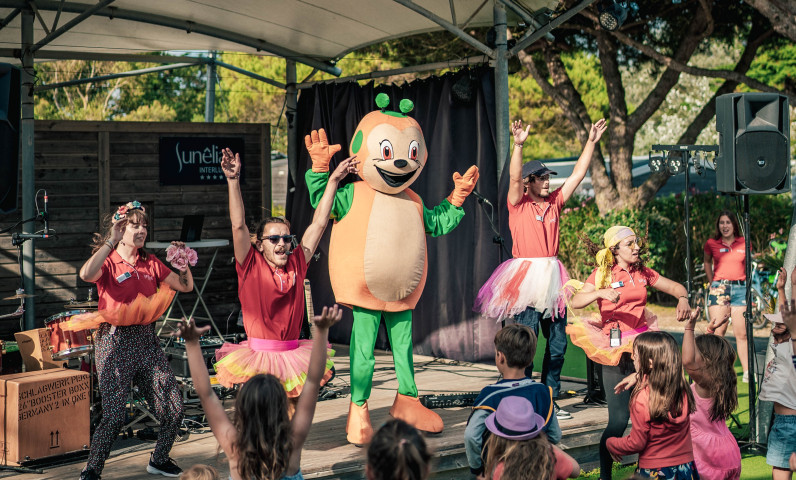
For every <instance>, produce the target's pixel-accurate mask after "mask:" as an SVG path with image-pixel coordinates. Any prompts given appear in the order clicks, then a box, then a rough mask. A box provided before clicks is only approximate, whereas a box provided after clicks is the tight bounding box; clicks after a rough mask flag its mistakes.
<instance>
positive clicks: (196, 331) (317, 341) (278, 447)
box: [180, 305, 343, 480]
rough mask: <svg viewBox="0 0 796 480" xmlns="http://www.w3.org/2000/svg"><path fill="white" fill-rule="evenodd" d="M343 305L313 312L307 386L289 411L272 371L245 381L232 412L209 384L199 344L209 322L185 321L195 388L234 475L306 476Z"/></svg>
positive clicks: (238, 479) (292, 479) (296, 479)
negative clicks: (306, 452)
mask: <svg viewBox="0 0 796 480" xmlns="http://www.w3.org/2000/svg"><path fill="white" fill-rule="evenodd" d="M342 316H343V312H342V310H341V309H340V308H339V307H338V306H337V305H335V306H334V307H332V308H329V307H323V311H322V313H321V315H317V316H315V318H314V321H313V325H314V328H315V332H314V334H313V345H312V353H311V354H310V362H309V370H308V371H307V380H306V382H305V383H304V388H303V390H302V391H301V395H299V399H298V403H297V405H296V411H295V414H294V415H293V419H292V420H291V419H290V418H289V417H288V401H287V394H286V393H285V389H284V387H283V386H282V383H281V382H280V381H279V379H277V378H276V377H274V376H273V375H267V374H266V375H264V374H260V375H256V376H254V377H252V378H251V379H250V380H249V381H247V382H246V383H245V384H243V387H242V388H241V389H240V391H239V392H238V396H237V398H236V399H235V416H234V419H233V420H232V421H230V419H229V417H227V413H226V412H225V411H224V406H223V405H222V404H221V401H220V400H219V399H218V397H217V396H216V394H215V393H214V392H213V389H212V388H211V387H210V376H209V375H208V372H207V367H206V365H205V363H204V358H203V357H202V352H201V349H200V347H199V337H201V336H202V334H204V333H206V332H207V331H208V330H209V329H210V327H209V326H206V327H202V328H197V327H196V325H195V323H194V321H193V319H188V320H187V321H184V322H182V324H181V325H180V335H181V336H182V337H183V338H184V339H185V350H186V353H187V356H188V366H189V367H190V369H191V373H192V375H193V381H194V387H195V388H196V393H197V395H198V396H199V399H200V400H201V402H202V408H203V409H204V411H205V414H206V415H207V420H208V422H209V423H210V428H211V429H212V430H213V435H215V437H216V440H218V443H219V445H220V446H221V449H222V450H224V452H225V453H226V455H227V458H228V459H229V469H230V478H231V479H232V480H244V479H246V480H248V479H254V478H256V479H258V480H277V479H285V480H302V479H303V478H304V476H303V475H302V474H301V468H300V467H301V449H302V447H303V446H304V441H305V440H306V439H307V434H308V433H309V430H310V426H311V425H312V418H313V416H314V414H315V404H316V403H317V401H318V390H320V382H321V378H322V377H323V373H324V368H325V366H326V351H327V338H328V336H329V328H330V327H331V326H332V325H334V324H335V323H337V322H338V321H340V319H341V318H342Z"/></svg>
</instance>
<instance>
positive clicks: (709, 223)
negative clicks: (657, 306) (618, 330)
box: [559, 193, 792, 300]
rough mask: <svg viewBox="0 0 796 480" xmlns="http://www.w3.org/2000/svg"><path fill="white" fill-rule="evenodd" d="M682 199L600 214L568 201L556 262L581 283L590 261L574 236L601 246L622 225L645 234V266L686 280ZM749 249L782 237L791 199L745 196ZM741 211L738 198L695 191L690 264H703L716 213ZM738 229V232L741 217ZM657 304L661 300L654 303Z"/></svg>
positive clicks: (590, 203) (585, 203) (589, 202)
mask: <svg viewBox="0 0 796 480" xmlns="http://www.w3.org/2000/svg"><path fill="white" fill-rule="evenodd" d="M683 203H684V202H683V196H682V195H681V194H678V195H669V196H666V197H658V198H656V199H655V200H653V201H652V202H650V203H648V204H647V205H646V206H645V207H644V208H643V209H640V210H638V209H626V210H614V211H611V212H609V213H608V214H607V215H605V216H600V214H599V212H598V210H597V205H596V204H595V202H594V200H593V199H582V198H578V199H575V198H573V199H570V201H569V202H567V204H566V205H565V206H564V210H563V212H564V213H563V214H562V216H561V248H560V252H559V258H560V260H561V261H562V262H563V263H564V265H566V267H567V269H568V270H569V273H570V275H571V276H572V277H573V278H577V279H579V280H585V279H586V277H587V276H588V275H589V274H590V273H591V271H592V269H593V268H594V267H593V263H594V259H593V258H590V257H589V256H588V253H587V251H586V248H585V246H584V245H583V242H582V241H581V240H580V238H579V235H581V234H585V235H587V236H588V237H589V238H590V239H591V240H592V241H593V242H595V243H598V244H601V243H602V235H603V233H605V231H606V230H607V229H608V228H609V227H611V226H613V225H627V226H629V227H631V228H633V229H634V230H635V231H636V233H637V234H639V235H641V236H644V232H645V230H647V229H648V232H649V233H648V237H647V244H646V245H645V247H646V248H645V250H647V251H646V254H645V259H646V265H647V266H649V267H651V268H654V269H655V270H657V271H659V272H660V273H661V274H662V275H664V276H666V277H668V278H671V279H673V280H675V281H678V282H684V281H685V276H686V273H685V257H686V255H685V229H684V221H685V213H684V212H685V207H684V205H683ZM749 204H750V209H749V210H750V215H749V219H750V224H751V231H752V235H751V239H752V251H753V252H760V251H761V249H766V248H768V243H769V242H770V240H771V239H772V237H773V236H776V237H779V238H782V237H783V236H787V234H788V230H789V228H790V224H791V212H792V205H791V196H790V195H789V194H782V195H756V196H751V197H750V202H749ZM724 209H727V210H730V211H734V212H738V213H739V214H740V213H741V212H742V211H743V208H742V203H741V200H740V199H739V198H736V197H730V196H726V195H717V194H716V193H699V194H696V195H693V196H691V198H690V212H691V215H690V227H691V237H690V238H691V255H692V259H693V263H694V265H699V264H701V263H702V256H703V254H702V251H703V250H702V248H703V247H704V245H705V241H706V240H707V239H708V238H709V237H711V236H712V235H713V234H714V232H715V228H716V227H715V222H716V215H717V214H718V212H720V211H721V210H724ZM738 219H739V222H738V223H739V225H740V226H741V228H743V222H742V219H741V218H740V217H739V218H738ZM659 300H660V299H659Z"/></svg>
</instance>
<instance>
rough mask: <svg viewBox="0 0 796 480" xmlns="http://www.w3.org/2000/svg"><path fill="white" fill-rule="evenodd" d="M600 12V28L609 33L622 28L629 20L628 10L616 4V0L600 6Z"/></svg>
mask: <svg viewBox="0 0 796 480" xmlns="http://www.w3.org/2000/svg"><path fill="white" fill-rule="evenodd" d="M599 11H600V16H599V18H600V26H601V27H602V28H603V29H605V30H608V31H609V32H613V31H614V30H616V29H617V28H619V27H621V26H622V24H623V23H625V20H627V8H625V7H623V6H621V5H619V4H618V3H616V0H611V2H610V3H608V2H607V1H606V2H604V3H602V4H600V7H599Z"/></svg>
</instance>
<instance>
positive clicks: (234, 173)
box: [221, 148, 252, 264]
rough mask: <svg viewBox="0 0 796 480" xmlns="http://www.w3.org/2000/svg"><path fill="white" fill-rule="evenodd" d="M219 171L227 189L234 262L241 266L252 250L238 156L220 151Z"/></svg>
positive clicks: (225, 150)
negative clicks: (241, 187)
mask: <svg viewBox="0 0 796 480" xmlns="http://www.w3.org/2000/svg"><path fill="white" fill-rule="evenodd" d="M221 153H222V157H221V170H223V171H224V175H226V177H227V187H228V188H229V220H230V222H231V223H232V247H233V249H234V251H235V260H237V262H238V263H239V264H243V261H244V260H246V255H248V254H249V249H250V248H252V242H251V236H250V235H249V227H247V226H246V212H245V211H244V209H243V195H242V194H241V192H240V166H241V160H240V154H237V153H235V154H233V153H232V150H230V149H229V148H225V149H224V150H222V152H221Z"/></svg>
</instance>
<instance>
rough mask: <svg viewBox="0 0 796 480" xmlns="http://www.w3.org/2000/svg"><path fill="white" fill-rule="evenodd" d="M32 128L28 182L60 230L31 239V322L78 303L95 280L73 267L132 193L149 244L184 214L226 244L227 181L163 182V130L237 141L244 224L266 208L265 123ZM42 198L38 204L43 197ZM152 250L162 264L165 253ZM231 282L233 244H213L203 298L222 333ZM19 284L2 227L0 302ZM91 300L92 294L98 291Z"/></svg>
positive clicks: (172, 236) (10, 328)
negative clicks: (31, 178)
mask: <svg viewBox="0 0 796 480" xmlns="http://www.w3.org/2000/svg"><path fill="white" fill-rule="evenodd" d="M35 130H36V136H35V186H36V188H37V189H45V190H47V193H48V196H49V214H50V228H51V229H54V230H55V231H56V233H57V237H56V238H54V239H48V240H37V241H36V266H35V274H36V292H35V293H36V295H37V296H36V299H35V300H36V303H35V309H36V322H37V326H41V325H43V323H44V321H45V319H46V318H47V317H49V316H50V315H54V314H57V313H59V312H62V311H64V310H66V308H65V307H64V304H65V303H67V302H68V301H69V300H70V299H72V298H77V299H78V300H85V298H86V296H87V293H88V289H89V287H93V285H92V284H87V283H85V282H83V281H81V280H80V279H79V278H78V271H79V270H80V267H81V266H82V264H83V262H85V261H86V259H88V257H89V256H90V255H91V247H90V243H91V237H92V234H93V233H94V232H98V231H99V229H100V222H101V219H102V218H103V217H104V216H105V215H106V214H108V213H109V212H112V211H113V210H114V209H115V208H116V206H118V205H121V204H124V203H126V202H128V201H130V200H133V199H136V200H139V201H140V202H142V203H143V204H144V205H145V206H147V213H148V214H150V215H151V220H150V231H149V238H148V241H149V240H157V241H164V242H165V241H171V240H177V239H178V238H179V235H180V229H181V226H182V219H183V216H184V215H188V214H203V215H204V216H205V220H204V227H203V231H202V238H203V239H222V238H223V239H229V240H231V231H230V223H229V214H228V203H227V198H228V197H227V187H226V186H225V185H212V186H210V185H208V186H201V185H190V186H163V185H161V184H160V181H159V158H158V148H159V140H160V137H161V136H185V137H190V136H197V137H202V136H225V137H240V138H243V140H244V142H245V143H244V144H245V169H246V179H245V183H244V184H243V185H242V188H243V200H244V204H245V205H246V208H247V211H246V214H247V221H248V223H249V225H253V224H255V223H256V222H257V221H258V220H259V219H260V218H262V217H263V216H265V215H267V214H269V213H270V210H269V209H270V208H271V189H270V182H267V181H264V180H263V179H269V178H270V176H271V174H270V170H271V167H270V160H271V159H270V152H271V145H270V126H269V125H267V124H209V123H143V122H141V123H139V122H77V121H37V122H36V125H35ZM26 194H30V192H26ZM39 202H40V203H39V207H40V208H41V196H39ZM20 205H21V202H20ZM266 206H267V209H266ZM19 219H21V209H20V210H19V211H18V212H17V213H13V214H9V215H5V216H4V217H0V222H2V225H3V226H8V225H10V224H13V223H14V222H16V221H18V220H19ZM39 228H40V226H39ZM153 253H155V254H156V255H157V256H158V257H159V258H160V259H161V260H164V261H165V254H164V253H163V251H162V250H161V251H155V252H153ZM211 254H212V251H211V249H206V251H199V255H200V258H199V265H197V267H196V268H195V273H196V274H199V275H201V274H202V273H203V272H204V267H205V265H206V263H205V262H203V260H205V261H206V260H208V258H209V256H210V255H211ZM203 257H204V258H203ZM236 284H237V280H236V274H235V266H234V261H233V254H232V246H231V245H230V246H229V247H226V248H222V249H220V250H219V252H218V258H217V259H216V263H215V266H214V272H213V274H212V276H211V280H210V283H209V284H208V287H207V290H206V292H205V295H204V298H205V300H206V301H207V303H208V306H209V307H210V309H211V313H212V314H213V317H214V319H215V321H216V322H217V323H218V324H219V326H220V327H221V329H222V330H224V329H225V325H226V324H227V321H228V319H229V324H230V325H233V324H234V322H235V321H236V320H237V317H236V316H234V315H231V314H233V313H234V312H236V311H237V309H238V299H237V290H236ZM19 285H20V276H19V267H18V257H17V249H16V247H14V246H12V244H11V236H10V233H9V234H6V235H3V236H2V237H0V298H5V297H7V296H10V295H13V294H14V290H15V289H16V288H18V287H19ZM93 296H94V299H96V291H95V292H94V295H93ZM193 298H195V297H194V296H193V295H184V299H185V301H184V303H186V304H188V303H189V304H191V305H192V304H193ZM17 306H18V301H14V300H5V301H2V303H0V314H4V313H10V312H12V311H13V310H14V309H15V308H16V307H17ZM19 329H20V327H19V319H7V320H0V338H4V339H5V338H8V337H9V336H10V335H11V333H13V332H15V331H19Z"/></svg>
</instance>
